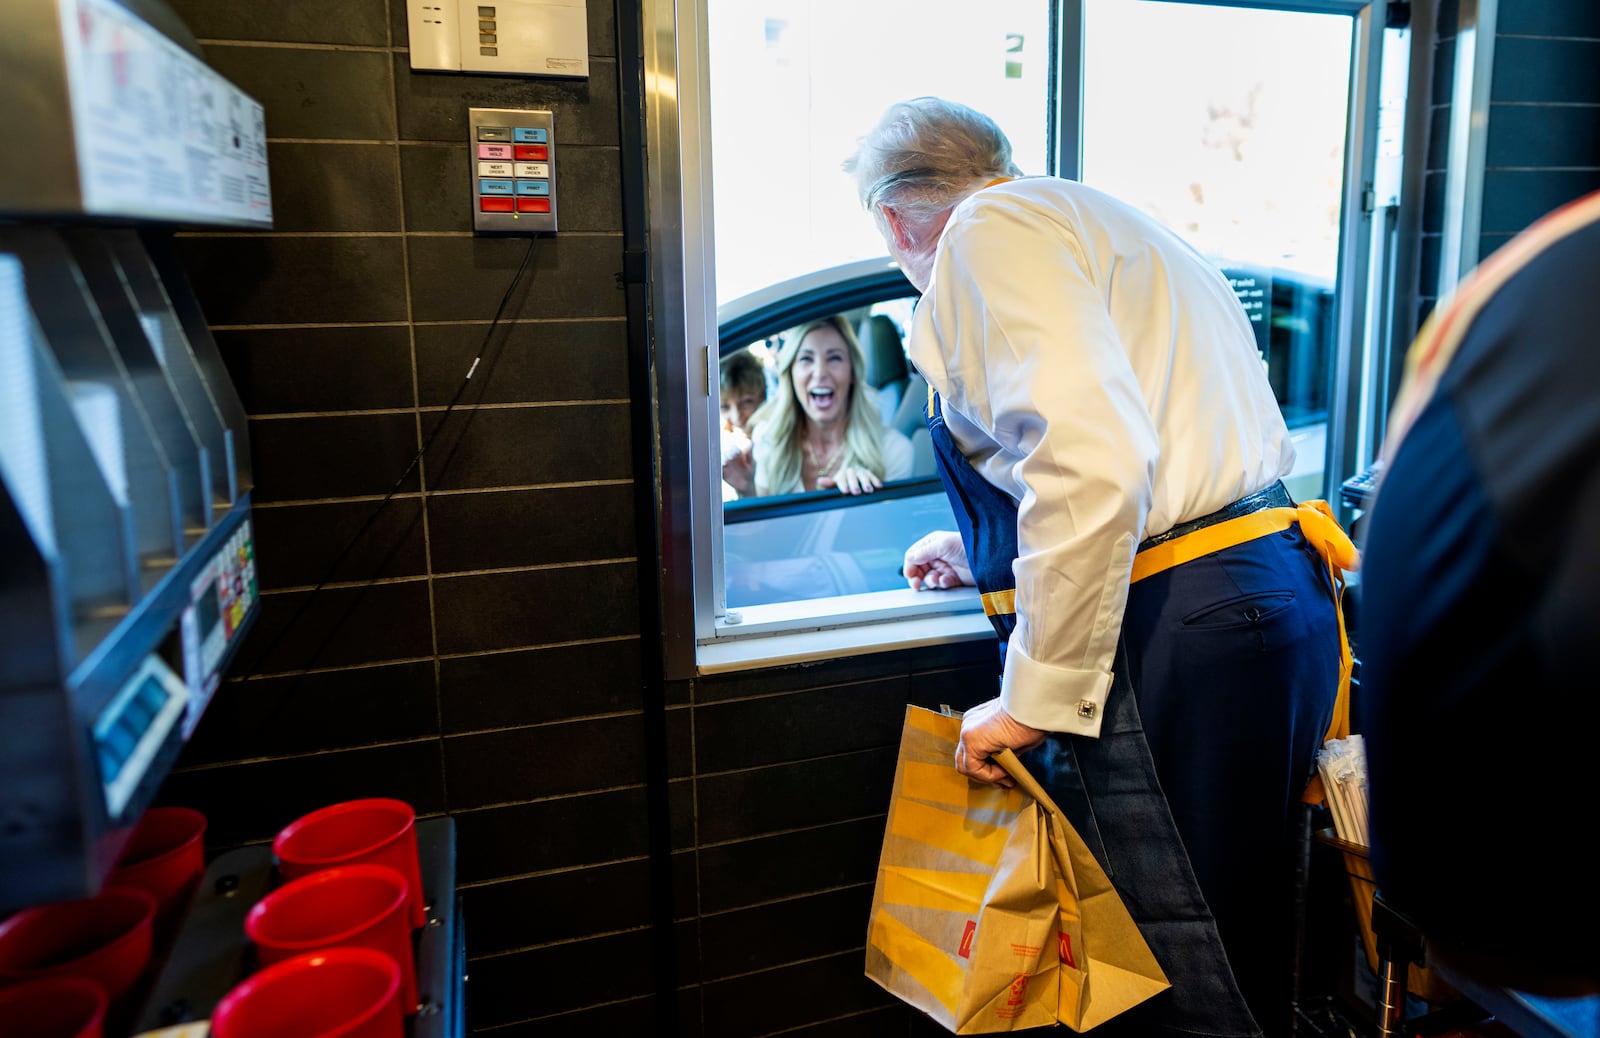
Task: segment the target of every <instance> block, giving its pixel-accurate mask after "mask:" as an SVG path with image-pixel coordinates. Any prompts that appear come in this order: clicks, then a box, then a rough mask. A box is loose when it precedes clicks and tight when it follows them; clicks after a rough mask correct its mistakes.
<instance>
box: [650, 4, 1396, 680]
mask: <svg viewBox="0 0 1600 1038" xmlns="http://www.w3.org/2000/svg"><path fill="white" fill-rule="evenodd" d="M1043 2H1047V3H1049V4H1050V5H1051V8H1052V14H1051V17H1050V22H1051V24H1052V25H1053V26H1055V27H1056V31H1055V33H1054V36H1055V38H1054V39H1053V40H1052V48H1051V50H1052V54H1051V58H1050V61H1051V69H1052V72H1053V78H1052V86H1051V93H1052V97H1051V98H1050V99H1049V105H1050V111H1051V113H1052V125H1051V134H1052V137H1051V141H1050V144H1049V147H1048V153H1049V154H1050V155H1051V156H1052V159H1053V164H1054V166H1055V168H1054V169H1053V170H1050V171H1049V172H1053V173H1055V174H1057V175H1061V176H1068V177H1072V176H1076V174H1077V171H1078V170H1079V169H1080V168H1081V148H1082V143H1081V123H1082V105H1083V102H1084V98H1083V89H1082V82H1081V54H1082V52H1083V46H1084V42H1085V41H1084V34H1083V5H1084V3H1085V2H1086V0H1043ZM1180 2H1207V0H1180ZM1210 2H1212V3H1214V4H1215V3H1217V0H1210ZM1219 5H1231V6H1246V7H1263V8H1274V9H1288V10H1311V11H1321V12H1337V13H1344V14H1350V15H1352V17H1353V24H1354V30H1353V31H1354V33H1355V37H1356V39H1355V48H1354V50H1355V54H1354V56H1353V59H1352V72H1351V83H1350V92H1351V100H1350V119H1349V122H1348V126H1349V129H1348V131H1347V132H1348V134H1349V137H1348V141H1347V146H1346V162H1347V166H1346V176H1345V185H1344V195H1343V205H1342V207H1341V211H1342V216H1341V219H1342V226H1341V234H1340V258H1339V268H1338V276H1337V284H1338V302H1337V306H1338V313H1337V316H1336V320H1335V324H1336V327H1335V340H1334V346H1333V348H1334V356H1333V360H1332V363H1331V368H1330V377H1331V379H1332V381H1333V385H1332V391H1331V393H1330V395H1329V425H1328V436H1327V447H1326V464H1325V477H1324V478H1325V481H1326V487H1327V488H1328V491H1329V492H1328V493H1327V494H1326V496H1328V497H1329V499H1330V500H1333V501H1335V504H1336V505H1337V500H1336V495H1335V494H1333V493H1332V492H1331V490H1332V489H1333V488H1336V487H1337V484H1338V482H1339V481H1341V479H1342V477H1343V474H1350V473H1355V472H1357V471H1359V470H1360V468H1361V467H1362V466H1363V465H1364V464H1365V463H1366V462H1367V461H1370V455H1371V452H1372V450H1373V443H1374V440H1373V435H1372V431H1371V430H1372V429H1373V428H1374V427H1375V426H1376V423H1377V422H1378V420H1379V418H1378V415H1379V414H1380V413H1381V407H1375V405H1374V401H1373V399H1372V397H1373V387H1372V385H1371V384H1370V380H1368V379H1367V373H1368V372H1370V371H1371V370H1373V367H1374V366H1375V362H1374V361H1373V360H1372V358H1373V357H1375V356H1378V357H1387V356H1388V355H1389V354H1390V353H1391V352H1392V351H1393V347H1392V346H1391V344H1390V343H1389V342H1388V341H1387V339H1386V337H1385V335H1384V328H1385V327H1387V325H1388V322H1387V321H1386V320H1385V319H1384V315H1383V314H1382V312H1381V307H1382V305H1383V303H1384V302H1385V300H1386V297H1387V293H1386V292H1385V290H1384V286H1385V285H1386V284H1387V283H1388V281H1390V280H1392V278H1393V273H1392V270H1390V269H1389V266H1388V264H1387V263H1386V262H1385V261H1384V257H1385V254H1386V250H1385V238H1384V235H1385V231H1384V222H1385V221H1384V220H1383V219H1379V218H1375V217H1381V216H1383V215H1384V212H1383V208H1382V207H1379V209H1378V211H1377V213H1375V212H1374V211H1373V209H1372V208H1370V207H1369V206H1368V205H1367V203H1368V201H1369V198H1370V192H1371V186H1372V183H1373V177H1374V168H1375V156H1376V153H1377V144H1378V141H1377V133H1378V107H1379V102H1380V97H1379V89H1378V87H1379V82H1378V74H1379V63H1380V61H1381V56H1382V46H1383V32H1384V19H1383V18H1382V17H1381V16H1380V15H1381V14H1382V12H1383V8H1381V7H1379V8H1377V9H1376V11H1375V9H1374V8H1375V4H1374V3H1373V2H1368V0H1287V2H1282V0H1279V2H1273V0H1222V3H1221V4H1219ZM642 17H643V29H644V34H643V39H644V69H643V73H644V87H645V109H646V110H645V119H644V129H645V150H646V154H647V156H648V158H649V161H650V167H651V175H650V177H649V183H648V186H647V194H648V200H647V204H648V206H649V210H650V214H651V216H650V220H649V221H648V225H649V241H648V246H649V256H648V266H649V282H650V288H649V291H650V300H651V316H650V321H651V330H650V335H651V339H652V342H653V343H654V351H653V354H654V373H655V386H656V393H657V397H656V401H655V416H656V423H657V425H656V428H655V429H654V430H653V433H654V436H655V443H656V452H655V457H656V462H657V470H656V472H655V474H654V475H655V478H656V490H657V502H658V504H657V516H656V518H657V536H658V542H657V548H658V552H659V555H658V557H659V559H660V560H661V573H660V577H661V594H662V618H663V631H662V636H663V643H662V644H663V657H664V658H663V661H662V662H663V666H664V669H665V674H666V676H667V677H668V678H669V679H684V678H689V677H693V676H695V675H697V674H701V673H712V672H716V671H723V670H735V669H744V668H750V667H757V666H772V665H779V664H784V663H789V662H798V661H802V660H808V659H820V658H834V657H838V656H841V655H848V654H852V653H866V652H878V651H885V650H889V649H895V648H914V647H917V646H920V645H927V644H934V643H944V642H950V641H953V640H961V639H977V638H984V637H993V636H994V635H993V631H992V628H990V626H989V624H988V621H987V619H986V618H985V617H984V616H983V614H982V612H981V610H980V609H978V608H977V603H978V598H977V595H976V593H975V592H972V589H962V591H963V592H972V593H971V594H963V593H961V592H941V593H940V594H939V595H930V594H927V593H917V592H912V591H910V590H909V589H907V590H905V591H894V592H875V593H873V595H872V596H866V597H868V598H869V599H871V600H870V601H853V599H858V598H861V597H862V596H846V597H844V598H841V599H835V600H810V602H809V603H800V604H801V605H802V606H808V607H809V611H810V615H809V616H807V617H798V616H789V617H787V618H784V617H777V616H774V617H772V618H771V621H770V623H769V622H766V619H765V618H758V619H761V620H762V622H755V623H752V622H751V621H750V619H749V618H748V616H746V617H741V621H742V622H741V623H739V624H728V623H726V622H725V618H724V617H723V616H722V615H719V612H720V602H721V597H722V596H721V595H720V594H718V591H717V584H716V581H719V580H720V579H721V578H722V564H721V558H720V549H721V536H720V530H721V522H722V499H721V488H720V479H719V478H718V473H717V472H716V469H715V465H714V464H713V461H714V457H715V455H716V453H717V446H716V445H717V443H718V430H717V409H716V407H715V406H714V403H715V400H714V397H715V394H716V386H717V364H718V361H719V359H720V348H719V341H718V334H717V327H718V322H717V313H716V291H715V284H714V271H715V263H716V258H715V255H714V247H713V242H714V236H713V234H712V228H713V214H712V213H711V211H710V206H711V199H712V198H713V193H712V190H711V188H712V171H711V163H710V123H711V119H710V109H709V104H708V101H707V99H708V97H709V80H708V73H709V70H708V64H709V57H708V41H707V34H706V5H705V0H646V3H645V4H644V5H643V11H642ZM1390 222H1391V223H1392V221H1390ZM1403 345H1404V344H1401V348H1403ZM1341 519H1343V520H1344V521H1345V522H1346V523H1347V525H1348V523H1349V521H1350V517H1349V516H1348V515H1341ZM876 596H892V597H891V599H888V600H883V599H878V598H877V597H876ZM821 601H827V602H830V603H832V604H833V605H834V606H835V607H836V609H835V610H834V611H831V612H830V611H825V610H823V609H821V608H819V607H818V605H817V603H818V602H821ZM763 608H765V607H763ZM743 612H744V613H746V614H748V613H749V612H750V611H749V610H744V611H743Z"/></svg>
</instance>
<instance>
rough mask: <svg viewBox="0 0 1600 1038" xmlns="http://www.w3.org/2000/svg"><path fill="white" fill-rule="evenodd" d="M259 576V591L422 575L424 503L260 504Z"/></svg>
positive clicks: (256, 515) (254, 516)
mask: <svg viewBox="0 0 1600 1038" xmlns="http://www.w3.org/2000/svg"><path fill="white" fill-rule="evenodd" d="M251 521H252V522H253V523H254V524H255V535H256V567H257V578H258V580H259V583H260V586H261V588H262V589H263V590H275V589H278V588H285V587H315V586H316V585H318V584H321V583H330V584H338V583H349V582H360V581H367V580H380V579H395V578H398V577H414V576H421V575H424V574H426V573H427V571H428V560H427V557H426V556H425V555H424V553H423V538H422V502H421V501H419V500H418V499H417V498H414V497H409V498H395V499H393V500H391V501H389V502H388V503H387V504H383V503H381V502H379V501H347V502H336V503H332V504H304V505H284V506H258V507H256V508H255V509H254V510H253V511H252V513H251Z"/></svg>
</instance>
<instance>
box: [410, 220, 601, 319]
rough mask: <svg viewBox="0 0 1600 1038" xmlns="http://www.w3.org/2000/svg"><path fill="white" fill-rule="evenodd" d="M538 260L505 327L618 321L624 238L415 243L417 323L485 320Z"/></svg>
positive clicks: (413, 284)
mask: <svg viewBox="0 0 1600 1038" xmlns="http://www.w3.org/2000/svg"><path fill="white" fill-rule="evenodd" d="M529 248H532V249H533V250H534V254H533V259H532V261H531V262H530V263H529V264H528V270H527V273H526V275H525V276H524V277H523V281H522V284H521V285H519V286H518V287H517V289H516V291H514V292H513V293H512V295H511V299H510V301H509V302H508V303H507V305H506V309H505V317H504V319H505V320H507V321H514V320H518V319H522V320H531V319H536V318H552V317H621V316H623V314H624V311H623V302H624V299H623V293H622V287H621V282H620V275H621V273H622V237H621V235H615V236H612V235H583V234H578V235H569V234H558V235H556V236H555V237H553V238H472V237H466V236H461V237H440V238H412V239H411V240H410V243H409V253H408V255H409V262H410V274H411V308H412V314H413V316H414V317H415V319H416V320H418V321H488V320H490V319H491V318H493V317H494V315H495V311H496V310H498V309H499V306H500V300H501V298H502V297H503V296H504V295H505V293H506V289H507V287H508V286H509V285H510V284H511V279H512V277H513V275H515V274H516V272H517V268H518V266H520V265H521V263H522V259H523V256H524V255H525V254H526V253H527V251H528V249H529Z"/></svg>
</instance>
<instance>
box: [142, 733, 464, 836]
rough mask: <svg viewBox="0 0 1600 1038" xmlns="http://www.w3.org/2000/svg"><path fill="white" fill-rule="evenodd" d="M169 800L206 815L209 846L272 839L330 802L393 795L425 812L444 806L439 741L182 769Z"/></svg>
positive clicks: (171, 782) (169, 786)
mask: <svg viewBox="0 0 1600 1038" xmlns="http://www.w3.org/2000/svg"><path fill="white" fill-rule="evenodd" d="M160 796H161V800H162V802H163V803H168V804H182V805H185V806H188V807H193V808H195V809H196V810H198V811H201V812H203V813H204V814H205V816H206V846H207V848H224V847H231V846H239V845H243V844H247V843H261V842H264V841H270V840H271V839H272V837H273V836H274V835H276V834H277V832H278V830H279V829H282V828H283V827H284V826H286V825H288V824H289V823H290V822H292V821H294V820H295V819H296V818H299V817H300V816H301V815H303V814H306V813H308V812H311V811H315V810H317V809H318V808H320V807H326V806H327V805H329V804H337V803H341V802H343V801H346V800H359V799H363V798H365V797H393V798H394V799H396V800H404V801H405V802H406V803H408V804H410V805H411V806H412V808H414V809H415V810H416V812H417V814H418V816H424V815H434V814H438V813H439V812H440V811H441V810H443V807H444V793H443V790H442V789H441V783H440V768H439V743H438V741H437V740H433V739H430V740H427V741H424V742H410V743H401V744H396V745H389V746H374V747H370V748H366V749H354V750H343V751H341V752H339V753H317V754H311V755H309V756H305V757H287V758H282V759H279V760H268V761H253V762H251V763H248V764H229V765H224V766H222V767H215V768H199V769H195V770H175V771H173V772H172V773H171V774H169V775H168V776H167V780H166V782H165V783H164V784H163V785H162V787H161V794H160Z"/></svg>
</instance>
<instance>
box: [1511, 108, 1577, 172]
mask: <svg viewBox="0 0 1600 1038" xmlns="http://www.w3.org/2000/svg"><path fill="white" fill-rule="evenodd" d="M1485 152H1486V154H1485V158H1484V164H1485V165H1486V166H1487V167H1489V168H1493V167H1495V166H1516V167H1521V168H1527V167H1530V166H1579V167H1584V166H1592V165H1594V161H1595V156H1596V155H1597V154H1600V106H1596V105H1570V106H1542V105H1491V106H1490V110H1489V133H1488V143H1487V145H1486V146H1485Z"/></svg>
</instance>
